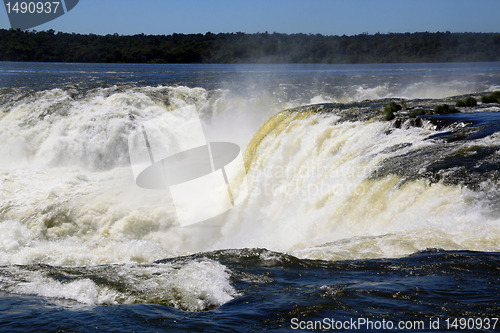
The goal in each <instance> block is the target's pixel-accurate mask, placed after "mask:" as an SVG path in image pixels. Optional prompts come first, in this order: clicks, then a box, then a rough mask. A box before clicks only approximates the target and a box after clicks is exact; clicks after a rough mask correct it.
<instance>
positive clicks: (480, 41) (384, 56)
mask: <svg viewBox="0 0 500 333" xmlns="http://www.w3.org/2000/svg"><path fill="white" fill-rule="evenodd" d="M0 61H47V62H100V63H122V62H123V63H391V62H400V63H401V62H457V61H464V62H466V61H500V33H449V32H446V33H442V32H437V33H429V32H422V33H404V34H400V33H398V34H393V33H389V34H375V35H368V34H361V35H356V36H345V35H344V36H323V35H319V34H317V35H311V34H309V35H308V34H291V35H288V34H279V33H273V34H269V33H267V32H266V33H257V34H245V33H241V32H238V33H221V34H213V33H210V32H207V33H206V34H204V35H203V34H189V35H184V34H173V35H168V36H147V35H144V34H140V35H134V36H120V35H118V34H114V35H107V36H98V35H93V34H91V35H80V34H74V33H73V34H68V33H61V32H59V33H57V34H56V33H55V31H54V30H49V31H41V32H36V31H20V30H13V29H10V30H3V29H2V30H0Z"/></svg>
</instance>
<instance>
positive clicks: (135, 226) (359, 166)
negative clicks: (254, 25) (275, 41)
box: [0, 63, 500, 332]
mask: <svg viewBox="0 0 500 333" xmlns="http://www.w3.org/2000/svg"><path fill="white" fill-rule="evenodd" d="M496 90H500V63H468V64H411V65H410V64H399V65H280V66H277V65H117V64H114V65H113V64H109V65H104V64H101V65H99V64H35V63H1V64H0V310H1V311H0V327H1V328H2V329H4V330H5V331H9V332H10V331H20V332H27V331H33V332H35V331H36V332H38V331H53V332H57V331H60V332H87V331H110V332H111V331H116V332H122V331H126V332H129V331H141V332H157V331H168V332H170V331H176V330H178V331H181V330H189V331H200V332H201V331H227V332H233V331H261V330H275V331H288V330H290V329H293V328H300V329H305V330H309V329H312V328H315V329H317V330H321V329H324V330H328V329H330V328H332V329H333V328H335V327H334V326H332V327H328V326H321V327H320V326H316V327H312V326H307V322H308V321H309V322H310V323H312V324H314V323H317V322H319V321H321V323H323V324H325V322H326V323H331V321H329V320H330V319H331V320H336V321H351V320H364V319H366V320H372V321H374V324H373V323H372V325H374V326H373V327H369V326H363V327H348V328H349V329H352V328H356V329H364V330H390V327H386V328H383V327H377V325H378V323H382V321H385V322H388V321H391V322H393V324H394V326H395V327H396V326H397V325H398V323H399V322H400V321H401V322H403V321H405V323H406V324H408V323H410V324H412V323H418V322H420V321H423V322H424V324H425V325H424V327H418V330H419V331H436V327H435V326H434V327H432V325H433V323H434V324H435V323H436V322H437V323H438V326H439V328H440V329H442V330H446V329H448V328H450V329H462V330H469V331H492V332H493V331H496V330H498V329H500V323H499V324H497V325H496V327H494V326H493V323H494V319H495V318H496V317H499V314H500V303H499V301H498V300H499V299H500V254H499V251H500V186H499V185H500V183H499V182H500V172H499V167H500V112H499V111H500V104H498V103H481V102H480V103H478V105H477V106H474V107H460V108H457V110H458V111H459V112H458V113H449V114H429V113H430V112H429V111H431V110H433V109H434V108H435V106H437V105H441V104H449V105H455V102H456V101H457V100H458V99H462V100H463V99H465V98H467V97H469V96H473V97H475V98H477V99H478V100H480V99H481V97H482V96H485V95H488V94H490V93H492V92H494V91H496ZM391 101H394V102H396V103H398V104H401V105H402V106H403V108H402V110H400V111H398V112H396V118H395V119H393V120H390V121H386V120H384V117H383V115H382V113H381V112H380V111H379V110H382V109H383V106H384V105H386V104H388V103H390V102H391ZM185 106H194V107H195V108H196V110H197V112H198V114H199V115H200V117H201V120H202V125H203V128H204V131H205V135H206V137H207V139H208V140H209V141H229V142H235V143H237V144H239V145H240V147H242V148H243V150H244V151H245V153H244V160H245V167H246V172H247V179H248V183H249V184H248V185H249V193H248V196H247V198H246V199H245V200H244V201H243V202H242V203H241V204H239V205H237V206H236V207H235V208H234V209H232V210H231V211H229V213H228V214H226V215H224V216H222V217H219V219H218V222H217V223H216V224H209V225H206V224H200V225H194V226H191V227H181V226H180V225H179V221H178V219H177V214H176V210H175V206H174V204H173V202H172V198H171V196H170V193H169V192H168V191H165V190H148V189H142V188H140V187H138V186H136V185H135V183H134V178H133V174H132V169H131V163H130V158H129V150H128V136H129V134H130V133H131V132H132V131H133V130H134V129H136V128H137V127H138V126H141V124H142V123H144V122H145V121H147V120H150V119H155V118H156V117H158V116H160V115H165V114H167V113H169V112H172V111H174V110H178V109H180V108H182V107H185ZM414 110H422V111H423V112H420V113H421V114H422V115H418V116H416V117H415V116H414V115H412V112H413V111H414ZM426 113H427V114H426ZM172 114H173V113H172ZM165 126H166V127H167V129H168V131H170V132H171V133H178V134H179V137H181V136H182V134H185V133H189V131H190V128H189V126H188V125H187V124H186V123H185V122H183V121H182V119H176V118H175V117H174V116H172V119H171V121H169V122H168V123H166V124H165ZM325 318H326V319H328V320H324V319H325ZM460 318H466V319H467V320H469V318H472V319H471V320H472V321H470V320H469V321H465V323H466V326H463V327H460V323H461V322H460V321H459V319H460ZM455 319H457V321H456V322H455V324H456V325H458V326H451V327H448V326H447V325H449V324H453V320H455ZM300 321H303V322H302V324H300ZM490 321H491V322H490ZM410 324H408V325H410ZM487 324H490V325H487ZM300 325H302V326H300ZM318 325H319V324H318ZM415 325H417V324H415ZM415 325H414V326H412V327H411V328H412V329H417V326H415ZM467 325H468V326H467ZM348 328H346V326H343V327H342V328H340V329H337V330H347V329H348ZM406 328H409V326H406Z"/></svg>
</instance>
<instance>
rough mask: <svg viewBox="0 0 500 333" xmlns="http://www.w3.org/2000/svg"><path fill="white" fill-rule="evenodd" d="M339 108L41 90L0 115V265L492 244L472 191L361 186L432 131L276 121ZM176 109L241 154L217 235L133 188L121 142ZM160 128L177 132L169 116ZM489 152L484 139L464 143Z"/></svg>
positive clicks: (118, 91)
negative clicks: (239, 200)
mask: <svg viewBox="0 0 500 333" xmlns="http://www.w3.org/2000/svg"><path fill="white" fill-rule="evenodd" d="M458 86H459V85H458ZM393 88H394V87H391V86H385V85H382V86H380V87H378V88H376V89H378V90H377V91H376V92H367V90H366V89H364V90H363V89H361V90H360V92H359V94H358V95H356V94H355V95H354V97H352V98H354V99H358V100H361V99H365V98H373V97H374V96H378V97H385V96H388V95H391V94H393V95H397V94H399V93H400V91H401V90H394V89H393ZM407 88H408V89H410V88H411V89H413V88H412V87H407ZM448 88H449V87H448ZM411 89H410V90H411ZM453 89H458V88H456V87H454V88H453V87H452V89H451V90H450V91H451V92H453V91H455V90H453ZM460 89H465V90H466V89H468V88H467V87H462V88H460ZM417 90H418V89H417ZM415 91H416V90H415ZM413 93H414V94H416V93H415V92H413ZM447 93H448V92H444V94H447ZM373 94H374V95H373ZM410 95H411V94H410ZM342 98H344V97H342V96H336V97H334V96H328V95H325V94H318V95H316V96H315V97H312V98H310V97H307V98H306V99H305V100H303V101H301V100H295V101H290V100H288V101H285V102H283V101H280V100H279V99H275V100H273V99H272V96H271V95H269V94H263V95H261V96H257V97H252V98H250V99H244V98H242V97H241V96H237V95H233V94H232V93H230V92H229V91H225V90H215V91H207V90H205V89H202V88H187V87H161V86H160V87H144V88H125V89H124V88H119V87H110V88H99V89H96V90H93V91H89V92H87V93H86V94H85V95H84V96H76V97H75V95H74V94H72V93H71V92H69V91H64V90H60V89H54V90H49V91H42V92H38V93H36V94H35V95H33V96H32V95H28V96H25V97H23V98H20V99H19V100H17V101H14V102H12V103H11V104H9V105H8V106H7V105H4V106H2V107H3V108H4V109H2V110H0V115H1V117H2V118H1V119H0V139H1V140H0V156H2V159H1V160H0V166H1V169H0V189H1V191H0V230H1V231H2V232H1V233H0V251H1V253H2V255H1V256H0V264H2V265H8V264H18V265H30V264H48V265H57V266H86V265H98V264H113V263H127V264H132V263H145V262H153V261H155V260H158V259H162V258H166V257H172V256H178V255H180V254H188V253H193V252H198V251H207V250H213V249H219V248H242V247H265V248H268V249H271V250H278V251H283V252H287V251H288V252H290V251H291V253H294V254H295V255H297V256H299V257H304V258H309V257H311V258H322V259H331V260H337V259H349V258H372V257H389V256H391V257H394V256H402V255H406V254H409V253H412V252H414V251H415V250H419V249H421V248H423V247H428V246H434V247H443V248H445V249H474V250H495V249H498V248H499V247H500V245H499V244H500V243H499V242H500V240H499V238H498V237H497V236H495V235H499V234H500V233H498V232H492V231H491V230H493V231H494V230H498V227H499V224H498V223H499V220H498V215H497V214H496V213H492V212H491V211H492V208H491V207H489V206H488V201H487V200H486V199H485V197H486V194H485V193H482V192H472V191H469V190H467V189H466V188H461V187H458V186H451V185H444V184H441V183H434V184H429V183H428V182H426V181H425V180H423V179H420V180H415V181H412V182H406V183H403V182H402V180H401V178H399V177H398V176H394V175H393V176H388V177H382V178H376V177H375V178H374V177H372V175H373V174H374V173H376V171H377V166H378V165H379V163H380V162H381V161H382V160H384V159H386V158H388V157H391V156H396V155H399V154H403V153H407V152H410V151H413V150H416V149H419V148H423V147H427V146H431V145H433V144H434V143H433V141H432V140H423V139H424V138H426V137H427V136H429V135H431V134H435V132H434V131H433V130H432V129H431V128H429V127H427V128H410V129H395V130H393V131H392V132H391V133H390V134H387V133H386V132H387V126H388V125H387V123H383V122H378V121H374V122H369V123H362V122H342V121H340V118H339V117H337V116H335V115H333V114H329V115H320V114H315V113H312V112H302V113H299V112H288V111H285V112H282V113H278V114H276V113H277V112H278V111H279V110H282V109H283V108H284V107H285V106H286V107H292V106H299V105H302V104H307V103H309V102H311V101H313V102H325V101H329V100H330V101H334V100H336V99H342ZM186 105H194V106H196V108H197V109H198V110H199V112H200V114H201V116H202V119H203V121H204V125H206V127H205V129H206V135H207V138H210V139H219V140H227V141H231V142H236V143H239V144H240V145H245V146H247V153H246V166H247V170H248V177H249V179H250V181H251V184H250V185H251V188H250V194H249V197H248V198H247V200H246V201H245V202H244V203H243V204H242V205H241V206H239V207H237V208H236V209H233V210H232V211H231V212H230V213H229V215H228V216H227V219H226V220H225V221H224V223H223V226H222V228H221V229H220V230H219V229H217V228H180V226H179V224H178V222H177V220H176V213H175V209H174V206H173V204H172V200H171V198H170V195H169V193H168V192H166V191H154V190H144V189H141V188H139V187H137V186H135V184H134V183H133V177H132V173H131V170H130V166H129V164H130V162H129V159H128V147H127V138H128V134H129V133H130V131H131V130H132V129H133V128H134V126H137V124H138V123H140V121H143V120H147V119H152V118H154V117H155V116H157V115H159V114H164V113H166V112H169V111H171V110H174V109H177V108H180V107H183V106H186ZM273 114H276V115H275V116H274V117H272V118H270V119H269V120H268V121H267V122H266V123H265V124H264V125H262V123H263V122H264V119H267V118H268V116H269V115H273ZM229 124H233V125H232V126H229ZM234 124H236V125H234ZM261 125H262V127H261ZM165 126H167V128H168V129H169V131H172V132H174V133H183V132H187V131H189V128H185V127H183V122H182V119H177V118H175V117H173V116H172V118H171V119H170V120H169V122H168V123H167V124H165ZM259 127H261V128H260V130H259V129H258V128H259ZM254 134H255V135H254ZM252 136H253V139H252V140H250V139H251V137H252ZM498 141H499V139H498V137H497V136H496V135H493V136H490V137H486V138H483V139H481V140H479V141H477V142H475V143H474V144H484V145H498ZM247 144H248V145H247ZM471 144H472V143H471ZM398 147H399V148H398ZM487 230H489V231H490V232H489V233H488V232H487ZM276 235H279V237H277V236H276ZM429 235H435V236H434V237H431V236H429Z"/></svg>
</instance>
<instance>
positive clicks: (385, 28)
mask: <svg viewBox="0 0 500 333" xmlns="http://www.w3.org/2000/svg"><path fill="white" fill-rule="evenodd" d="M11 1H12V2H14V1H16V0H11ZM21 1H22V0H21ZM24 1H27V2H29V1H34V0H24ZM0 28H2V29H9V28H10V24H9V21H8V17H7V14H6V10H5V9H2V8H0ZM34 29H36V30H38V31H40V30H48V29H54V30H55V31H62V32H69V33H71V32H75V33H82V34H88V33H94V34H98V35H106V34H113V33H118V34H123V35H134V34H139V33H144V34H147V35H168V34H172V33H174V32H176V33H206V32H208V31H210V32H213V33H219V32H238V31H241V32H246V33H255V32H265V31H268V32H270V33H272V32H281V33H313V34H316V33H320V34H324V35H344V34H345V35H356V34H360V33H363V32H368V33H370V34H374V33H377V32H380V33H388V32H421V31H430V32H436V31H442V32H444V31H447V30H448V31H451V32H500V0H246V1H243V0H177V1H172V0H80V2H79V4H78V5H77V6H76V7H75V8H74V9H73V10H72V11H70V12H68V13H67V14H66V15H64V16H62V17H59V18H57V19H55V20H53V21H50V22H48V23H45V24H43V25H40V26H38V27H35V28H34Z"/></svg>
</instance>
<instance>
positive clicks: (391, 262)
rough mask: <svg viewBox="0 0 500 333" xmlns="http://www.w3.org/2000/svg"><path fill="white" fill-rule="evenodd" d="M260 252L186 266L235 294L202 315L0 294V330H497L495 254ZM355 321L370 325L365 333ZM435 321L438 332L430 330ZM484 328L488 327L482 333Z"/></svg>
mask: <svg viewBox="0 0 500 333" xmlns="http://www.w3.org/2000/svg"><path fill="white" fill-rule="evenodd" d="M262 252H263V250H257V249H255V250H242V251H237V252H235V251H219V252H213V253H205V254H199V255H196V256H194V257H192V258H190V259H195V258H201V257H204V258H207V257H208V258H210V259H213V260H217V261H219V262H221V263H222V264H224V265H226V266H227V267H228V268H229V269H230V270H231V272H232V273H231V280H232V283H233V284H234V286H235V287H236V288H237V289H238V290H239V291H240V292H241V293H242V295H241V296H240V297H237V298H236V299H234V300H233V301H230V302H228V303H226V304H224V305H223V306H221V307H219V308H217V309H213V310H210V311H206V312H201V313H192V312H183V311H180V310H177V309H174V308H171V307H168V306H164V305H157V304H135V305H114V306H93V307H85V306H81V305H80V306H78V304H76V303H71V302H68V301H66V302H64V301H59V302H57V303H58V304H54V303H53V301H47V300H45V299H43V298H40V297H34V296H17V295H12V294H7V293H2V294H1V303H0V308H1V310H2V311H1V312H0V324H1V327H2V329H3V330H4V331H5V332H40V331H43V332H94V331H99V332H183V331H189V332H234V331H240V332H261V331H272V332H288V331H289V330H290V329H291V328H292V327H298V325H301V324H299V323H300V321H304V324H302V325H307V324H306V323H307V322H308V321H313V322H315V321H319V322H323V321H324V319H325V318H327V319H328V320H335V321H341V322H345V321H348V322H349V325H351V321H354V322H355V323H356V324H357V323H359V321H360V320H361V325H357V326H356V328H357V330H359V331H390V330H377V329H375V328H376V327H377V325H380V324H377V323H376V322H380V323H382V322H383V321H385V322H386V325H390V324H389V322H391V323H392V324H393V325H394V328H395V329H394V330H395V331H401V330H399V329H396V328H397V327H398V326H397V325H400V324H399V323H400V322H403V323H404V325H420V323H421V322H423V323H424V326H423V327H422V329H414V330H412V331H419V332H433V331H447V330H451V331H454V329H453V327H452V326H449V325H452V324H453V321H454V320H455V319H458V320H460V318H467V319H469V318H474V322H472V321H469V323H468V325H469V326H468V327H467V326H465V328H464V329H461V330H460V331H466V332H477V331H482V332H496V331H498V330H499V329H500V327H499V326H498V324H497V325H496V327H495V328H493V324H494V323H493V322H494V321H495V318H498V316H499V314H500V304H499V302H498V299H499V296H500V269H499V267H500V254H498V253H479V252H466V251H462V252H446V251H436V250H433V251H427V252H421V253H416V254H415V255H412V256H410V257H406V258H401V259H388V260H363V261H342V262H327V261H311V260H300V259H297V258H295V257H291V256H287V255H282V254H277V255H276V257H275V259H274V260H271V261H268V260H262V259H261V256H260V255H261V254H262ZM173 260H175V259H173ZM167 261H168V260H167ZM163 262H165V261H163ZM100 283H106V281H101V282H100ZM294 319H295V320H297V319H298V320H300V321H292V320H294ZM363 319H366V320H367V321H368V320H370V321H372V322H373V323H374V324H371V325H373V329H371V326H370V324H368V323H366V324H365V322H364V321H362V320H363ZM436 320H439V329H438V330H437V329H435V327H432V329H431V323H433V322H436ZM447 320H448V322H447ZM490 321H491V322H490ZM294 322H295V324H294ZM488 322H490V323H491V327H490V329H485V328H484V327H486V326H487V323H488ZM326 323H327V324H325V325H330V324H331V323H332V322H331V321H326ZM499 324H500V323H499ZM458 325H460V322H459V324H458ZM304 327H306V326H304ZM386 327H389V326H386ZM402 327H404V326H402ZM406 327H408V326H406ZM415 327H419V326H415ZM459 327H460V326H459ZM479 327H482V328H481V329H479ZM324 328H327V329H326V330H327V331H328V330H329V329H328V326H324ZM301 331H309V330H301ZM311 331H312V330H311ZM314 331H321V330H320V329H316V330H314ZM340 331H348V330H346V329H340ZM403 331H404V330H403Z"/></svg>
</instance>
